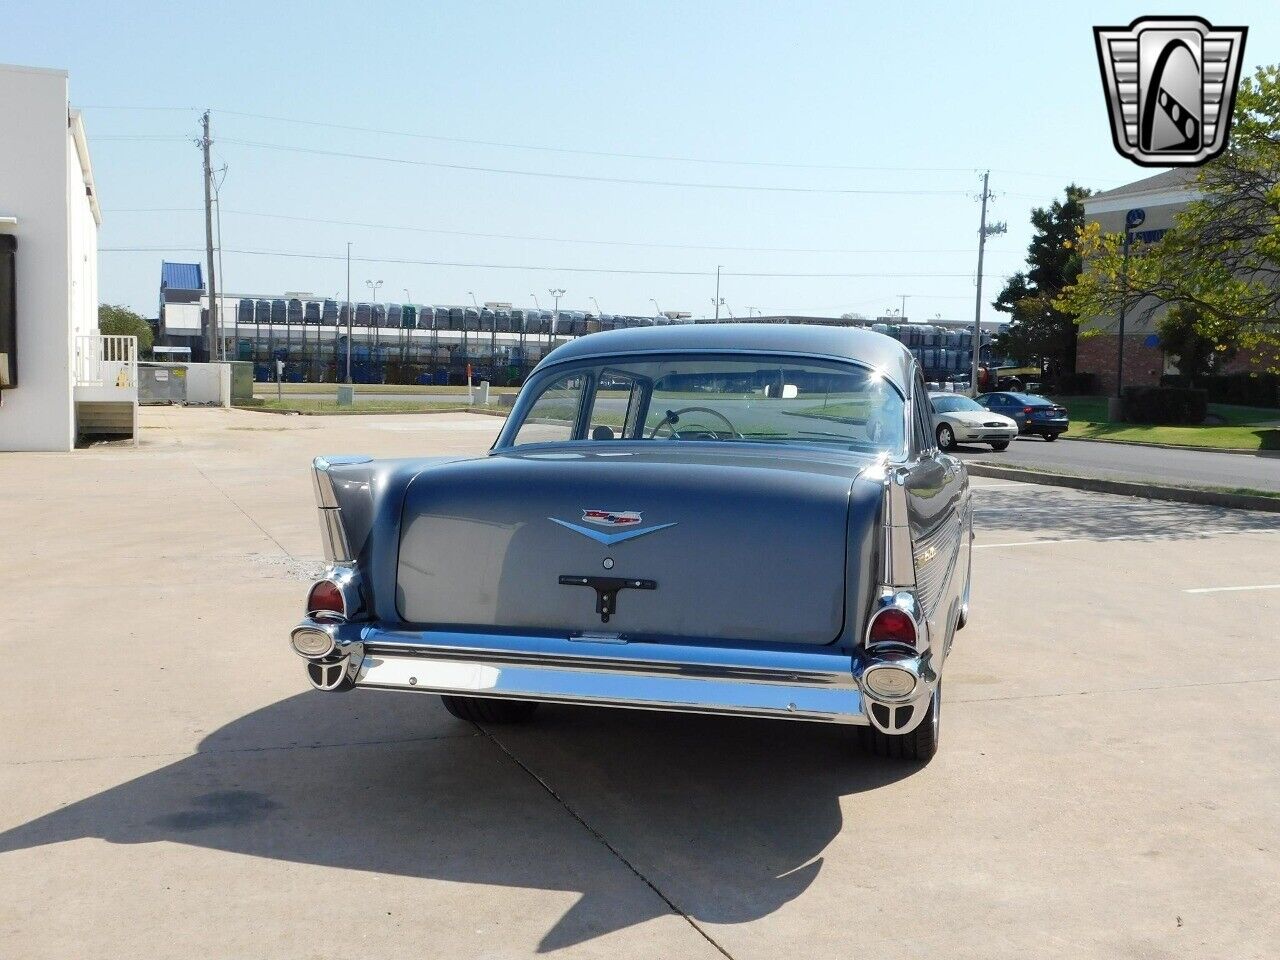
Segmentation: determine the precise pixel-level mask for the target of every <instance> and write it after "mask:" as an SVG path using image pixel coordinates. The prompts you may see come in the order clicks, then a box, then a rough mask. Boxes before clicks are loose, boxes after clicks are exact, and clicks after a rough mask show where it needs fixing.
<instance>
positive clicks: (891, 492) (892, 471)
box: [880, 467, 916, 590]
mask: <svg viewBox="0 0 1280 960" xmlns="http://www.w3.org/2000/svg"><path fill="white" fill-rule="evenodd" d="M906 476H907V474H906V470H905V469H904V468H902V467H890V468H888V469H887V470H886V471H885V481H884V500H883V503H882V505H881V511H880V516H881V528H880V529H881V538H882V548H881V557H882V568H881V572H880V582H881V583H882V584H883V585H885V586H887V587H892V588H894V589H897V590H911V589H913V588H914V587H915V585H916V568H915V561H914V557H913V554H912V549H911V527H910V525H909V522H908V520H907V488H906V486H905V483H906Z"/></svg>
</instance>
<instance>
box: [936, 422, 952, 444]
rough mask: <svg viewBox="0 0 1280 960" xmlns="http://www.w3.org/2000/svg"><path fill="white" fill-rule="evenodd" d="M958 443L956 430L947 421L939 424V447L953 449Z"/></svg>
mask: <svg viewBox="0 0 1280 960" xmlns="http://www.w3.org/2000/svg"><path fill="white" fill-rule="evenodd" d="M955 445H956V435H955V432H954V431H953V430H952V429H951V427H949V426H948V425H947V424H945V423H940V424H938V449H940V450H952V449H954V448H955Z"/></svg>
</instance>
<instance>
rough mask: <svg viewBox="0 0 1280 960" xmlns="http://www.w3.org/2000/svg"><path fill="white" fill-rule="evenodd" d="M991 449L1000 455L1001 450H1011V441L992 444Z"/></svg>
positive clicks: (998, 441) (999, 441)
mask: <svg viewBox="0 0 1280 960" xmlns="http://www.w3.org/2000/svg"><path fill="white" fill-rule="evenodd" d="M991 449H992V450H994V451H995V452H996V453H999V452H1000V451H1001V450H1008V449H1009V441H1008V440H997V441H996V442H995V443H993V444H991Z"/></svg>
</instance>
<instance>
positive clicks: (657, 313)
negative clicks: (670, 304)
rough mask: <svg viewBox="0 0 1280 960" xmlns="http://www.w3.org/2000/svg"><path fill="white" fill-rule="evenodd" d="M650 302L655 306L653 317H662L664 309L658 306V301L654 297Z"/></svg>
mask: <svg viewBox="0 0 1280 960" xmlns="http://www.w3.org/2000/svg"><path fill="white" fill-rule="evenodd" d="M649 302H650V303H652V304H653V315H654V316H655V317H660V316H662V308H661V307H660V306H658V301H657V300H655V299H654V298H653V297H650V298H649Z"/></svg>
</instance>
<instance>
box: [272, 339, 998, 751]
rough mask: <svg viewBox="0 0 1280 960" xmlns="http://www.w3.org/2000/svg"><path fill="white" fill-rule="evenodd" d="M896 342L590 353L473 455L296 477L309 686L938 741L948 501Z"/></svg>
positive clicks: (559, 362)
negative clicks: (840, 727)
mask: <svg viewBox="0 0 1280 960" xmlns="http://www.w3.org/2000/svg"><path fill="white" fill-rule="evenodd" d="M932 418H933V414H932V408H931V406H930V403H929V398H928V394H927V392H926V391H925V388H924V381H923V379H922V377H921V375H920V369H919V366H918V365H917V363H916V361H915V360H914V359H913V358H912V355H911V353H910V351H908V350H907V349H905V348H904V347H903V346H902V345H901V344H899V343H898V342H897V341H895V340H892V339H890V338H888V337H885V336H881V335H880V334H877V333H872V332H870V331H862V330H848V329H830V328H825V327H816V326H815V327H809V326H802V325H788V326H766V325H760V324H756V325H741V324H736V325H724V326H715V325H691V326H676V327H666V328H640V329H630V330H620V331H616V332H607V333H600V334H593V335H591V336H586V337H582V338H580V339H578V340H574V341H572V342H570V343H568V344H565V345H564V346H561V347H559V348H557V349H556V350H554V351H553V352H552V353H551V354H549V355H548V356H547V357H546V358H545V359H544V360H543V361H542V363H541V364H539V366H538V367H537V369H536V370H535V371H534V372H533V373H532V374H531V376H530V378H529V380H528V382H527V383H526V384H525V386H524V389H523V390H522V391H521V393H520V396H519V397H518V399H517V400H516V403H515V406H514V408H513V410H512V412H511V415H510V417H509V418H508V420H507V422H506V424H505V425H504V426H503V428H502V430H501V433H500V435H499V437H498V439H497V442H496V443H495V444H494V446H493V448H492V449H491V450H490V451H489V452H488V453H487V454H485V455H483V456H479V457H465V458H464V457H456V456H455V457H438V458H423V459H416V460H371V459H369V458H367V457H362V456H341V457H324V458H320V459H317V460H316V461H315V463H314V465H313V477H314V482H315V493H316V501H317V505H318V508H319V514H320V529H321V532H322V538H323V541H324V549H325V554H326V556H327V559H328V562H329V564H330V566H329V569H328V572H327V573H326V575H325V576H324V578H323V579H322V580H320V581H319V582H317V583H316V584H315V585H314V586H313V587H312V588H311V590H310V592H309V594H308V597H307V602H306V610H305V616H304V617H303V619H302V621H301V622H300V623H299V624H298V625H297V626H296V627H294V629H293V631H292V645H293V648H294V650H295V651H296V652H297V653H298V654H299V655H301V656H302V657H303V658H304V659H305V661H306V671H307V675H308V677H309V678H310V681H311V684H312V685H313V686H314V687H316V688H317V689H319V690H324V691H340V690H350V689H353V688H364V689H370V690H398V691H405V690H412V691H420V692H425V693H433V694H439V695H442V696H443V697H444V703H445V706H446V707H447V708H448V710H449V711H450V712H451V713H453V714H454V715H455V716H456V717H459V718H461V719H464V720H469V721H475V722H481V723H500V722H513V721H520V720H526V719H528V718H530V717H531V716H532V715H533V714H534V712H535V708H536V707H537V706H538V704H539V703H548V702H550V703H573V704H589V705H594V706H604V707H639V708H646V709H653V710H668V711H682V712H688V713H707V714H729V715H737V716H744V717H772V718H779V719H787V720H807V721H820V722H827V723H835V724H846V725H848V726H849V728H850V729H851V730H853V731H857V732H858V733H859V738H860V739H861V741H862V742H863V743H864V744H865V745H866V746H867V747H868V748H869V749H871V750H872V751H874V752H876V753H879V754H882V755H887V756H893V757H900V758H904V759H909V760H916V761H923V760H927V759H929V758H930V757H931V756H933V754H934V752H935V750H936V749H937V744H938V729H939V726H938V724H939V718H940V712H941V705H942V700H941V683H942V668H943V664H944V661H945V659H946V656H947V652H948V650H949V649H950V646H951V642H952V639H953V637H954V636H955V633H956V631H957V630H959V629H960V628H961V627H963V626H964V624H965V620H966V618H967V616H968V603H969V568H970V541H971V538H972V516H973V514H972V507H971V498H970V491H969V482H968V478H967V476H966V473H965V469H964V467H963V465H962V464H961V463H960V461H958V460H956V459H955V458H953V457H951V456H948V455H947V454H945V453H942V452H941V451H939V449H938V446H937V443H936V440H935V436H934V426H933V419H932Z"/></svg>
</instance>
